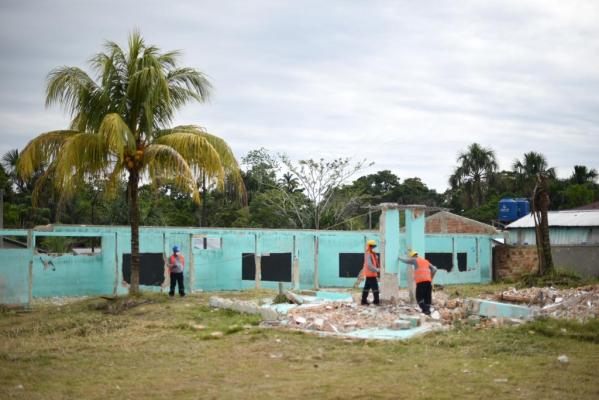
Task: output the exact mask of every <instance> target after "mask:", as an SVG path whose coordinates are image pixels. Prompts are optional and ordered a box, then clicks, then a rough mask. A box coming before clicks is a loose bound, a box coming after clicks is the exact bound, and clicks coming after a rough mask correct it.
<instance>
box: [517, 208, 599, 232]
mask: <svg viewBox="0 0 599 400" xmlns="http://www.w3.org/2000/svg"><path fill="white" fill-rule="evenodd" d="M547 217H548V219H549V226H556V227H557V226H565V227H581V226H593V227H595V226H597V227H599V210H568V211H549V212H548V213H547ZM534 226H535V221H534V219H533V217H532V214H528V215H526V216H524V217H522V218H520V219H519V220H517V221H514V222H512V223H511V224H509V225H508V226H506V228H507V229H514V228H516V229H517V228H534Z"/></svg>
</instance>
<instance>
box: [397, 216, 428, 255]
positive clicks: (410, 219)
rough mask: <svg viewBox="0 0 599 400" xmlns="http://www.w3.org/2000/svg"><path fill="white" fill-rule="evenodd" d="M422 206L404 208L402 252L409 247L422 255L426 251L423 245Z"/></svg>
mask: <svg viewBox="0 0 599 400" xmlns="http://www.w3.org/2000/svg"><path fill="white" fill-rule="evenodd" d="M424 208H425V206H414V208H408V209H407V210H406V246H407V247H408V248H407V249H402V251H403V253H404V254H405V252H406V251H407V250H409V249H412V250H414V251H417V252H418V254H419V255H420V256H421V257H424V253H425V251H426V249H425V245H424V225H425V223H424Z"/></svg>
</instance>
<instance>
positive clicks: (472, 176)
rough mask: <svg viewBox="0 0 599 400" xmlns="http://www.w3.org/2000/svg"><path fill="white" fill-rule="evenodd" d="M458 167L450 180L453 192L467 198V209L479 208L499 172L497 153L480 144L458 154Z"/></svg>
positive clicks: (472, 145) (475, 144)
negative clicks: (496, 173)
mask: <svg viewBox="0 0 599 400" xmlns="http://www.w3.org/2000/svg"><path fill="white" fill-rule="evenodd" d="M457 161H458V166H457V167H456V168H455V170H454V172H453V174H452V175H451V177H450V178H449V184H450V185H451V188H452V190H454V191H456V192H459V193H461V194H462V195H463V196H464V197H465V201H466V207H465V208H472V207H478V206H480V205H481V204H483V202H484V201H485V198H486V194H487V191H488V189H489V186H490V184H491V182H492V181H493V178H494V174H495V172H496V171H497V160H496V158H495V152H494V151H493V150H492V149H490V148H486V147H482V146H481V145H479V144H478V143H473V144H471V145H470V146H468V149H467V151H465V152H460V153H459V154H458V158H457Z"/></svg>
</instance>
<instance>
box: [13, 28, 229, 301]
mask: <svg viewBox="0 0 599 400" xmlns="http://www.w3.org/2000/svg"><path fill="white" fill-rule="evenodd" d="M178 55H179V54H178V53H177V52H161V51H160V49H159V48H157V47H155V46H151V45H146V43H145V42H144V40H143V38H142V37H141V35H140V34H139V33H138V32H133V33H132V34H131V35H130V37H129V43H128V49H127V50H126V51H125V50H123V49H122V48H121V47H119V45H118V44H116V43H114V42H107V43H106V44H105V51H104V52H100V53H98V54H97V55H96V56H94V57H93V58H92V59H91V61H90V63H91V67H92V69H93V70H94V71H95V72H96V74H97V80H94V79H92V78H91V77H90V76H89V75H88V74H87V73H86V72H85V71H83V70H82V69H80V68H77V67H59V68H57V69H55V70H53V71H52V72H50V74H49V76H48V85H47V90H46V105H47V106H50V105H52V104H55V103H59V104H62V106H63V107H64V108H65V109H66V110H67V111H68V112H69V113H70V115H71V117H72V121H71V125H70V127H69V128H68V129H65V130H59V131H51V132H47V133H43V134H41V135H39V136H38V137H36V138H34V139H33V140H31V141H30V142H29V144H28V145H27V146H26V147H25V149H24V150H23V152H22V154H21V156H20V157H19V163H18V170H19V173H20V175H21V176H22V177H24V178H27V177H29V176H31V175H32V174H33V173H34V171H35V170H36V168H37V167H38V166H39V165H41V164H43V163H46V164H47V165H48V166H49V167H48V171H50V174H51V175H52V179H53V181H54V183H55V185H56V187H57V189H59V191H60V193H61V195H63V196H69V195H72V193H73V191H74V188H75V187H78V186H80V185H81V184H82V183H83V182H85V181H86V180H88V179H90V178H92V177H100V178H102V179H104V180H105V182H106V185H107V193H109V194H110V193H114V190H115V189H116V187H118V182H119V181H120V180H121V179H122V178H123V177H126V178H127V191H128V196H129V197H128V201H129V222H130V226H131V286H130V293H132V294H136V293H138V292H139V222H140V204H139V196H138V194H139V193H138V191H139V184H140V181H141V180H142V178H143V179H144V180H145V179H147V180H148V181H150V182H154V183H155V184H158V183H160V182H163V181H164V180H166V179H169V180H171V182H172V183H173V184H174V185H175V186H176V187H178V188H179V190H181V191H182V192H187V193H190V194H191V195H192V197H193V199H194V201H196V202H199V192H198V188H197V185H196V181H195V176H194V171H202V172H203V173H205V174H207V175H208V176H209V177H210V178H211V179H213V180H215V181H217V182H219V183H220V184H221V185H222V183H223V182H224V177H225V176H226V175H229V174H231V175H233V176H239V173H238V165H237V162H236V160H235V158H234V156H233V154H232V152H231V150H230V148H229V146H228V145H227V144H226V143H225V141H224V140H222V139H220V138H218V137H216V136H214V135H211V134H209V133H207V132H206V131H204V130H203V129H201V128H199V127H196V126H178V127H174V128H169V124H170V123H171V121H172V119H173V117H174V115H175V112H176V111H177V110H178V109H179V108H180V107H182V106H183V105H185V104H187V103H189V102H191V101H198V102H204V101H205V100H206V98H207V96H208V94H209V90H210V84H209V82H208V81H207V79H206V78H205V77H204V75H203V74H202V73H201V72H199V71H197V70H195V69H192V68H186V67H179V66H178ZM238 182H240V183H241V179H240V176H239V179H238Z"/></svg>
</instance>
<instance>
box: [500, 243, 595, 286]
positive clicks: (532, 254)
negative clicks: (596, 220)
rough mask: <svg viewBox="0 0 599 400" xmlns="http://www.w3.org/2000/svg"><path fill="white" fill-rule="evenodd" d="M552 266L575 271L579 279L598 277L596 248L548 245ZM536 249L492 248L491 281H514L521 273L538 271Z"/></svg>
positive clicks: (521, 247)
mask: <svg viewBox="0 0 599 400" xmlns="http://www.w3.org/2000/svg"><path fill="white" fill-rule="evenodd" d="M551 255H552V256H553V264H554V265H555V266H556V267H557V268H564V269H568V270H570V271H573V272H576V273H577V274H579V275H580V276H582V277H585V278H590V277H599V246H595V245H571V246H551ZM538 262H539V261H538V255H537V248H536V246H509V245H502V246H495V247H494V248H493V273H494V278H495V279H518V278H519V277H520V276H522V274H525V273H531V272H537V271H538Z"/></svg>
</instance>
